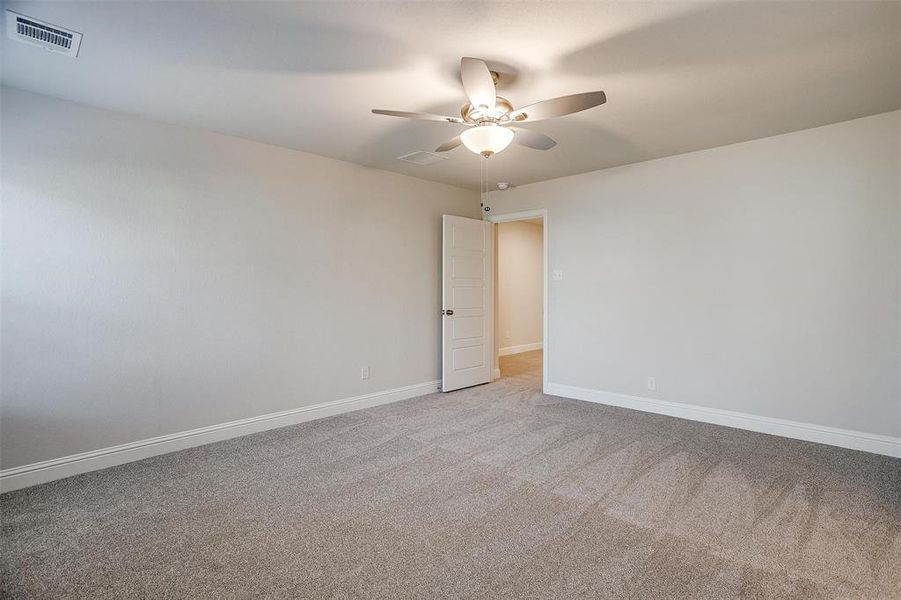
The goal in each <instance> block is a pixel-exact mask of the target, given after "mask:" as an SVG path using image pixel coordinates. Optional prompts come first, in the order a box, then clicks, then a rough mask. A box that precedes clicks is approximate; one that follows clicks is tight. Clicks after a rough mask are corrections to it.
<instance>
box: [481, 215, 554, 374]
mask: <svg viewBox="0 0 901 600" xmlns="http://www.w3.org/2000/svg"><path fill="white" fill-rule="evenodd" d="M490 220H491V221H494V222H495V223H496V225H495V231H494V240H495V252H494V256H495V260H494V267H495V268H494V277H495V282H494V283H495V285H494V289H495V294H494V309H495V319H494V324H495V335H494V339H495V370H494V378H495V379H497V378H501V379H504V378H508V377H515V378H517V379H526V380H529V381H531V382H533V384H534V385H535V387H536V388H538V389H544V382H546V381H547V378H546V376H545V371H546V364H545V359H546V356H547V354H546V341H547V340H546V336H547V327H546V314H547V311H546V306H545V305H546V276H545V269H546V248H547V245H546V215H545V211H543V210H542V211H530V212H527V213H517V214H515V215H492V216H491V217H490Z"/></svg>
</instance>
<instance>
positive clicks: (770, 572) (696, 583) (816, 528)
mask: <svg viewBox="0 0 901 600" xmlns="http://www.w3.org/2000/svg"><path fill="white" fill-rule="evenodd" d="M502 368H503V371H504V374H505V377H504V378H502V379H501V380H499V381H497V382H495V383H492V384H490V385H485V386H479V387H475V388H471V389H467V390H462V391H460V392H455V393H452V394H433V395H430V396H426V397H422V398H416V399H412V400H408V401H404V402H398V403H395V404H389V405H384V406H380V407H377V408H373V409H368V410H364V411H359V412H355V413H349V414H345V415H341V416H337V417H332V418H329V419H324V420H320V421H314V422H310V423H305V424H302V425H297V426H292V427H286V428H283V429H278V430H273V431H268V432H264V433H259V434H255V435H251V436H247V437H243V438H238V439H234V440H229V441H225V442H220V443H217V444H211V445H207V446H202V447H199V448H194V449H191V450H185V451H182V452H178V453H174V454H169V455H165V456H159V457H156V458H152V459H148V460H144V461H140V462H136V463H131V464H128V465H123V466H120V467H115V468H111V469H107V470H104V471H98V472H94V473H89V474H85V475H81V476H77V477H72V478H69V479H65V480H61V481H57V482H53V483H49V484H46V485H42V486H37V487H33V488H30V489H26V490H21V491H18V492H12V493H8V494H4V495H3V496H0V509H2V536H3V540H2V553H3V555H2V573H0V575H2V584H0V586H2V587H0V595H2V597H4V598H92V599H93V598H438V597H441V598H717V599H720V598H738V597H741V598H899V597H901V461H899V460H895V459H890V458H886V457H880V456H876V455H872V454H865V453H862V452H852V451H848V450H841V449H837V448H831V447H827V446H821V445H816V444H810V443H805V442H799V441H793V440H787V439H782V438H777V437H772V436H767V435H761V434H755V433H750V432H745V431H739V430H734V429H728V428H724V427H717V426H712V425H705V424H701V423H693V422H689V421H684V420H679V419H674V418H669V417H663V416H657V415H651V414H645V413H641V412H634V411H629V410H624V409H618V408H611V407H606V406H600V405H595V404H589V403H585V402H578V401H572V400H565V399H561V398H556V397H551V396H545V395H542V394H541V393H540V391H539V389H540V381H541V378H540V353H537V352H536V353H529V354H523V355H516V356H511V357H506V360H504V362H503V364H502Z"/></svg>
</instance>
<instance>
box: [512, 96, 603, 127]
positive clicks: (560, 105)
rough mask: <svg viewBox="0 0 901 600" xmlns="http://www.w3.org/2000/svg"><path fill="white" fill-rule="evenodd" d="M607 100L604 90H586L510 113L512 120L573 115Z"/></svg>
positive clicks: (531, 119) (537, 119)
mask: <svg viewBox="0 0 901 600" xmlns="http://www.w3.org/2000/svg"><path fill="white" fill-rule="evenodd" d="M606 101H607V95H606V94H604V92H585V93H582V94H573V95H572V96H560V97H559V98H552V99H551V100H542V101H541V102H536V103H535V104H530V105H528V106H524V107H522V108H518V109H516V110H514V111H513V112H511V113H510V120H511V121H515V122H523V121H540V120H541V119H550V118H552V117H562V116H563V115H571V114H572V113H577V112H579V111H582V110H586V109H589V108H592V107H595V106H600V105H601V104H603V103H604V102H606Z"/></svg>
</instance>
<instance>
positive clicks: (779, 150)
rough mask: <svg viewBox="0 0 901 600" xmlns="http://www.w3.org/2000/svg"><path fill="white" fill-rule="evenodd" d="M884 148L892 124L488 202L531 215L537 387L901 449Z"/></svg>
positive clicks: (893, 118)
mask: <svg viewBox="0 0 901 600" xmlns="http://www.w3.org/2000/svg"><path fill="white" fill-rule="evenodd" d="M899 143H901V112H892V113H886V114H882V115H876V116H872V117H866V118H862V119H857V120H854V121H848V122H845V123H839V124H835V125H829V126H826V127H820V128H817V129H810V130H807V131H800V132H796V133H790V134H787V135H781V136H777V137H772V138H766V139H761V140H756V141H753V142H747V143H742V144H736V145H732V146H725V147H721V148H714V149H711V150H705V151H701V152H694V153H691V154H684V155H680V156H673V157H670V158H664V159H660V160H655V161H650V162H645V163H639V164H634V165H629V166H625V167H618V168H613V169H607V170H604V171H596V172H592V173H585V174H582V175H576V176H572V177H564V178H561V179H555V180H550V181H546V182H542V183H536V184H532V185H526V186H519V187H515V188H513V189H511V190H509V191H507V192H503V193H498V192H495V193H492V194H491V197H490V205H491V209H492V214H503V213H507V212H516V211H522V210H528V209H533V208H545V207H546V208H547V210H548V220H547V226H548V229H547V235H548V243H549V247H548V254H549V256H548V261H549V264H548V270H549V271H553V270H554V269H559V270H562V271H563V280H562V281H549V282H548V283H549V289H548V327H549V331H548V338H549V339H548V340H546V343H548V344H549V348H550V356H549V359H548V361H549V364H548V365H547V369H548V371H549V372H548V377H549V380H550V382H551V383H556V384H563V385H568V386H574V387H579V388H584V389H590V390H601V391H608V392H617V393H621V394H628V395H633V396H642V397H648V398H652V399H662V400H669V401H673V402H678V403H686V404H694V405H700V406H703V407H711V408H718V409H725V410H730V411H737V412H741V413H749V414H752V415H761V416H766V417H777V418H782V419H787V420H793V421H800V422H804V423H812V424H819V425H825V426H832V427H836V428H843V429H851V430H857V431H862V432H869V433H873V434H884V435H889V436H898V435H901V341H899V340H901V294H899V285H901V193H899V185H901V184H899V177H901V175H899V174H901V154H899ZM648 377H656V381H657V390H656V391H651V390H649V389H648V388H647V378H648Z"/></svg>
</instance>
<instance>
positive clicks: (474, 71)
mask: <svg viewBox="0 0 901 600" xmlns="http://www.w3.org/2000/svg"><path fill="white" fill-rule="evenodd" d="M460 79H462V80H463V91H465V92H466V96H467V97H468V98H469V102H470V104H472V106H473V107H474V108H478V107H480V106H486V107H488V108H494V105H495V104H497V93H496V92H495V89H494V79H493V78H492V77H491V71H489V70H488V65H486V64H485V61H484V60H482V59H480V58H468V57H467V58H463V59H462V60H460Z"/></svg>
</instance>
